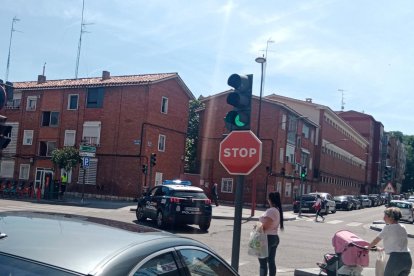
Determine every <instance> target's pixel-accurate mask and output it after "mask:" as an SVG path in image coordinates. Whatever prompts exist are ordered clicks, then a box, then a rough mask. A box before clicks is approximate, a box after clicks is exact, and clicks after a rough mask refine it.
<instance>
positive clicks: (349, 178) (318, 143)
mask: <svg viewBox="0 0 414 276" xmlns="http://www.w3.org/2000/svg"><path fill="white" fill-rule="evenodd" d="M266 99H269V100H274V101H279V102H282V103H284V104H286V105H287V106H289V107H290V108H292V109H294V110H296V111H297V112H298V113H300V114H303V115H304V116H306V117H307V118H309V119H310V120H312V121H314V122H315V123H316V124H317V125H318V126H319V128H318V132H317V133H316V139H315V165H314V172H313V176H314V179H313V181H314V182H315V183H318V186H317V188H318V189H317V190H315V191H321V192H328V193H331V194H332V195H341V194H360V193H362V194H365V193H368V192H369V185H368V183H367V180H366V179H367V174H366V168H367V160H368V155H369V152H368V147H369V142H368V141H367V140H366V139H365V138H364V137H363V136H362V135H361V134H359V133H358V131H356V130H355V129H354V128H352V127H351V126H350V125H349V124H348V123H346V122H345V121H344V120H342V118H340V117H339V116H338V115H337V114H336V112H334V111H333V110H331V109H330V108H329V107H327V106H324V105H320V104H316V103H313V102H312V99H306V100H305V101H302V100H297V99H293V98H288V97H284V96H281V95H276V94H272V95H269V96H266Z"/></svg>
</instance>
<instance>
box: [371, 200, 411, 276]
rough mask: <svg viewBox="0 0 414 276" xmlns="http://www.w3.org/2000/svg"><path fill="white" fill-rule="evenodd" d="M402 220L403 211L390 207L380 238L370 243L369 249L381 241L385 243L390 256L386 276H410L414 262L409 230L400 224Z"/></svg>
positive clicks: (385, 212)
mask: <svg viewBox="0 0 414 276" xmlns="http://www.w3.org/2000/svg"><path fill="white" fill-rule="evenodd" d="M400 218H401V210H400V209H399V208H396V207H390V208H387V209H385V211H384V221H385V223H386V225H385V226H384V228H383V229H382V231H381V232H380V233H379V234H378V236H377V237H376V238H375V239H374V240H373V241H372V242H371V243H370V245H369V247H370V248H371V247H373V246H375V245H376V244H377V243H379V242H380V241H381V240H382V241H383V243H384V251H385V253H386V254H389V255H390V257H389V259H388V262H387V265H386V266H385V271H384V276H394V275H395V276H397V275H398V276H405V275H408V274H410V270H411V266H412V260H411V254H410V250H409V249H408V246H407V243H408V239H407V230H406V229H405V227H404V226H403V225H401V224H399V223H398V221H399V220H400Z"/></svg>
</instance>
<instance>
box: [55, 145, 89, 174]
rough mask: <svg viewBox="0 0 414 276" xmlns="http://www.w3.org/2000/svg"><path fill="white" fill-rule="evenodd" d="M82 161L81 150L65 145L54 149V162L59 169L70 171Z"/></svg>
mask: <svg viewBox="0 0 414 276" xmlns="http://www.w3.org/2000/svg"><path fill="white" fill-rule="evenodd" d="M81 162H82V159H81V157H80V155H79V150H78V149H76V148H74V147H64V148H62V149H55V150H53V151H52V163H53V164H55V165H56V166H58V167H59V169H65V170H66V171H70V170H71V169H72V168H74V167H76V166H77V165H78V164H79V163H81Z"/></svg>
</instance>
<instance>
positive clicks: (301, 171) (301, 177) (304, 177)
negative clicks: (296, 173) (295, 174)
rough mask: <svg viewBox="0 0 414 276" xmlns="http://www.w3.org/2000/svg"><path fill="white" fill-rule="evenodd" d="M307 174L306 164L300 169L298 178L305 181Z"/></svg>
mask: <svg viewBox="0 0 414 276" xmlns="http://www.w3.org/2000/svg"><path fill="white" fill-rule="evenodd" d="M307 176H308V169H307V168H306V166H302V168H301V170H300V179H301V180H302V181H305V180H306V177H307Z"/></svg>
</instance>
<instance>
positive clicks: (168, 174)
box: [0, 71, 194, 198]
mask: <svg viewBox="0 0 414 276" xmlns="http://www.w3.org/2000/svg"><path fill="white" fill-rule="evenodd" d="M192 99H194V96H193V95H192V93H191V91H190V90H189V89H188V87H187V86H186V85H185V83H184V82H183V81H182V79H181V78H180V76H179V75H178V74H177V73H165V74H144V75H129V76H111V75H110V73H109V72H108V71H103V73H102V77H96V78H80V79H63V80H46V77H45V76H42V75H41V76H39V77H38V80H37V81H27V82H15V83H14V96H13V101H10V102H8V103H7V106H6V107H5V109H3V112H2V113H3V114H2V115H5V116H6V117H8V120H7V124H10V125H12V126H13V129H12V141H11V143H10V144H9V146H8V147H7V148H6V149H5V150H4V151H3V153H2V156H1V161H0V178H1V179H2V180H3V181H4V180H11V181H18V182H28V183H33V184H34V186H35V187H39V188H40V189H41V191H42V193H43V192H44V191H45V190H46V189H47V187H46V186H47V185H48V183H49V181H51V180H57V179H60V175H61V174H62V173H63V171H62V170H60V169H59V168H57V167H56V166H54V165H53V164H52V162H51V158H50V156H51V153H52V151H53V150H54V149H56V148H63V147H65V146H71V147H76V148H79V145H90V146H93V147H96V156H95V157H93V158H91V159H90V166H89V167H88V168H87V169H85V170H83V169H81V168H80V166H78V167H76V168H74V169H73V170H72V171H70V172H68V174H69V177H68V187H67V192H81V191H82V192H85V193H88V194H101V195H111V196H119V197H129V198H135V197H137V196H140V195H141V194H142V192H143V190H146V189H147V188H148V187H151V186H154V185H155V184H159V183H161V182H162V180H163V179H173V178H178V177H180V175H181V174H182V173H183V168H184V164H183V162H184V155H185V140H186V132H187V125H188V107H189V100H192ZM151 153H155V154H156V155H157V163H156V165H155V166H154V167H152V168H149V169H148V172H147V174H144V172H143V170H142V169H141V168H142V165H149V157H150V155H151ZM83 172H85V175H84V174H83ZM84 176H85V177H84ZM83 182H84V183H85V185H83Z"/></svg>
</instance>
